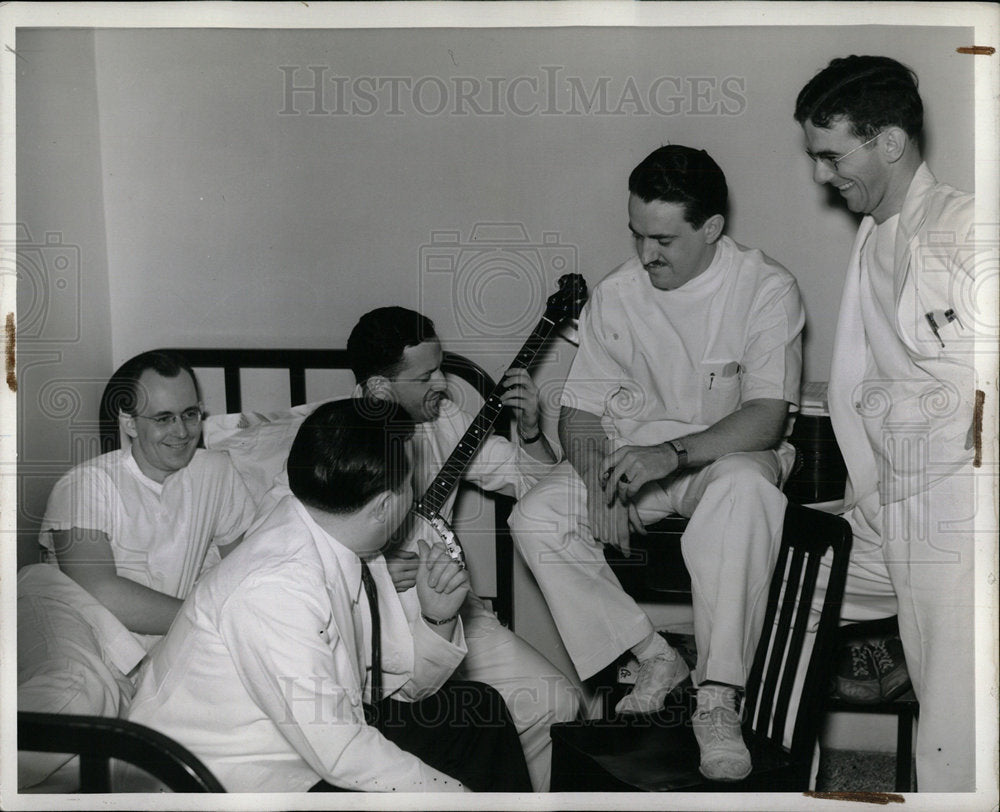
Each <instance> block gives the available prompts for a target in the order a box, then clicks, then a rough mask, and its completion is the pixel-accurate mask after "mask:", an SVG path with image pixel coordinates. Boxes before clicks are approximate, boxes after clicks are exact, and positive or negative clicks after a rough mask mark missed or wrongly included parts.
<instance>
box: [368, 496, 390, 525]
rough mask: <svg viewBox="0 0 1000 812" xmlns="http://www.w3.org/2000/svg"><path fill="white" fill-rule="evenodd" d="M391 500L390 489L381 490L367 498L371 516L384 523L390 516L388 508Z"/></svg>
mask: <svg viewBox="0 0 1000 812" xmlns="http://www.w3.org/2000/svg"><path fill="white" fill-rule="evenodd" d="M391 502H392V491H382V492H381V493H378V494H376V495H375V496H373V497H372V498H371V499H370V500H368V507H369V511H370V513H371V517H372V518H373V519H375V521H377V522H382V523H383V524H385V523H386V522H388V521H389V519H391V518H392V516H391V515H390V508H391Z"/></svg>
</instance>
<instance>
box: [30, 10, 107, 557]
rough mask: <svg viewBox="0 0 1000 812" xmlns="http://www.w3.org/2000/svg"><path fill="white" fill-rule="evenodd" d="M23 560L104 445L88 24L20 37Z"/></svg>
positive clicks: (102, 282)
mask: <svg viewBox="0 0 1000 812" xmlns="http://www.w3.org/2000/svg"><path fill="white" fill-rule="evenodd" d="M17 49H18V51H19V53H20V57H21V58H19V59H18V60H17V61H16V65H17V94H18V106H17V172H18V178H17V202H18V209H17V215H18V216H17V222H18V243H19V245H18V247H19V251H20V254H19V256H18V258H17V315H18V342H17V379H18V392H17V404H18V433H17V434H18V436H17V454H18V483H17V484H18V505H17V516H18V522H17V531H18V533H17V534H18V544H17V548H18V562H19V564H24V563H28V562H29V561H31V560H33V559H34V557H35V556H36V555H37V533H38V523H39V522H40V521H41V518H42V515H43V514H44V511H45V501H46V499H47V498H48V494H49V491H50V490H51V488H52V485H53V483H54V482H55V480H56V478H58V477H59V476H60V475H61V474H62V473H63V472H64V471H66V470H67V469H68V468H69V467H70V466H71V465H74V464H76V463H77V462H80V461H81V460H83V459H86V458H87V457H90V456H93V455H94V454H95V453H96V452H97V447H96V437H97V425H96V422H97V403H98V401H99V399H100V396H101V391H102V390H103V388H104V384H105V383H106V382H107V380H108V376H110V375H111V373H112V371H113V367H112V366H111V317H110V313H111V307H110V304H111V300H110V298H109V295H108V268H107V256H106V252H105V243H104V236H105V234H104V226H105V220H104V214H105V212H104V205H103V193H102V190H101V173H102V168H101V162H100V132H99V130H98V120H97V119H98V116H97V112H98V105H97V86H96V82H95V74H94V33H93V32H92V31H86V30H83V31H59V32H54V31H49V32H35V31H27V32H23V33H20V34H19V35H18V38H17Z"/></svg>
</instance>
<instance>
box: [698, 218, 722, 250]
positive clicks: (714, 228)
mask: <svg viewBox="0 0 1000 812" xmlns="http://www.w3.org/2000/svg"><path fill="white" fill-rule="evenodd" d="M701 227H702V230H703V231H704V232H705V243H706V245H711V244H712V243H714V242H715V241H716V240H718V239H719V237H721V236H722V231H723V229H725V227H726V218H725V217H723V216H722V215H721V214H713V215H712V216H711V217H709V218H708V219H707V220H706V221H705V222H704V223H702V226H701Z"/></svg>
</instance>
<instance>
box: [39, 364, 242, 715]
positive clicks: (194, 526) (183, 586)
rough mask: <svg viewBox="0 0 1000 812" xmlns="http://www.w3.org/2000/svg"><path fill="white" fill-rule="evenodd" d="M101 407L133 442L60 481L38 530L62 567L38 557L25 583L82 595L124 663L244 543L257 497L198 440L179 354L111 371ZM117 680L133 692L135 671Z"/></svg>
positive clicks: (122, 665) (189, 379)
mask: <svg viewBox="0 0 1000 812" xmlns="http://www.w3.org/2000/svg"><path fill="white" fill-rule="evenodd" d="M102 411H103V412H104V413H106V414H117V415H118V420H119V426H120V428H121V430H122V431H123V432H124V434H125V435H126V436H127V437H128V438H129V440H130V442H129V443H128V447H126V448H122V449H119V450H117V451H112V452H110V453H107V454H102V455H101V456H99V457H95V458H94V459H91V460H88V461H87V462H84V463H82V464H80V465H78V466H76V467H75V468H73V469H72V470H70V471H69V472H68V473H67V474H66V475H64V476H63V477H62V478H61V479H60V480H59V481H58V482H57V483H56V485H55V487H54V488H53V489H52V493H51V495H50V496H49V501H48V506H47V508H46V511H45V518H44V519H43V521H42V526H41V532H40V536H39V541H40V543H41V545H42V547H43V548H44V549H45V551H46V557H47V559H48V561H49V563H53V562H55V563H58V566H59V570H61V573H60V572H58V571H56V570H55V569H54V568H52V567H50V566H48V565H46V564H43V565H36V566H35V567H32V568H30V569H31V571H30V572H27V573H25V572H24V571H22V575H23V576H24V577H23V578H22V577H19V586H20V587H21V589H20V590H19V591H20V593H21V594H22V596H23V595H26V594H27V593H30V592H31V591H32V585H34V587H35V590H34V591H35V592H40V591H44V592H46V593H47V594H48V595H49V596H51V597H53V598H57V599H59V600H61V601H62V602H63V603H66V604H69V605H73V606H75V607H76V608H77V609H78V611H79V612H80V613H81V614H82V615H83V617H84V619H85V620H86V621H87V622H88V624H89V625H91V627H92V628H93V631H94V634H95V637H96V639H97V642H98V644H99V646H100V647H101V649H102V652H101V653H102V656H103V657H104V659H105V660H107V661H110V663H111V664H113V665H114V666H115V667H116V668H117V669H118V670H120V671H121V672H122V674H128V673H129V672H130V671H132V669H133V668H134V667H135V666H136V665H137V663H138V662H139V661H140V660H141V659H142V658H143V657H144V656H145V654H146V652H147V651H148V650H149V648H150V647H151V646H152V644H153V643H155V642H156V641H157V640H159V636H160V635H163V634H165V633H166V631H167V629H168V628H169V626H170V624H171V622H172V621H173V619H174V616H175V615H176V614H177V610H178V609H179V608H180V606H181V603H182V601H183V599H184V598H185V597H186V596H187V594H188V593H189V592H190V591H191V589H192V588H193V587H194V584H195V581H196V580H197V579H198V577H199V576H200V574H201V573H202V572H204V571H205V570H207V569H208V568H209V567H211V566H212V565H213V564H216V563H218V561H219V560H220V558H221V557H222V556H224V555H226V554H227V553H228V552H229V551H231V550H232V549H233V548H234V547H235V546H236V545H237V544H239V543H240V541H241V540H242V538H243V533H244V531H245V530H246V529H247V527H249V525H250V522H251V521H252V519H253V515H254V505H253V502H252V500H251V498H250V494H249V492H248V491H247V488H246V486H245V485H244V483H243V480H242V479H241V477H240V475H239V474H238V473H237V472H236V469H235V468H233V466H232V464H231V463H230V461H229V456H228V455H227V454H225V453H222V452H217V451H206V450H205V449H199V448H198V447H197V446H198V441H199V439H200V437H201V424H202V418H203V412H202V404H201V395H200V392H199V388H198V382H197V380H196V378H195V375H194V372H193V370H192V369H191V367H190V365H189V364H188V363H187V362H186V361H185V360H184V359H183V358H182V357H180V356H179V355H176V354H174V353H168V352H156V351H154V352H146V353H143V354H141V355H138V356H136V357H134V358H132V359H131V360H129V361H127V362H126V363H125V364H123V365H122V366H121V367H120V368H119V369H118V371H117V372H115V374H114V375H113V376H112V377H111V380H110V381H109V383H108V386H107V387H106V389H105V391H104V402H103V404H102ZM63 576H68V578H66V577H63ZM28 643H29V641H25V646H27V645H28ZM22 653H23V654H25V660H24V661H25V662H26V661H27V659H30V652H29V651H28V650H27V649H26V648H23V649H22V648H21V647H19V656H20V655H21V654H22ZM19 664H20V663H19ZM115 676H116V678H118V677H119V676H120V675H118V674H116V675H115ZM19 682H20V680H19ZM119 683H120V684H121V686H122V687H123V688H124V689H125V690H127V691H129V693H130V690H129V689H130V686H129V684H128V682H127V681H123V680H120V679H119ZM127 699H128V697H127V696H125V697H123V700H124V701H125V702H127ZM22 709H24V708H22ZM48 709H50V708H46V710H48ZM78 712H80V711H78Z"/></svg>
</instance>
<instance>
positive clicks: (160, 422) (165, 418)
mask: <svg viewBox="0 0 1000 812" xmlns="http://www.w3.org/2000/svg"><path fill="white" fill-rule="evenodd" d="M135 417H141V418H142V419H143V420H148V421H149V422H150V423H152V424H153V425H154V426H157V427H159V428H161V429H165V428H167V427H168V426H172V425H173V424H174V421H175V420H178V419H179V420H180V421H181V422H182V423H184V425H185V426H188V427H191V426H197V425H198V424H199V423H201V421H202V420H204V419H205V413H204V412H203V411H202V410H201V407H200V406H192V407H191V408H190V409H185V410H184V411H183V412H181V413H180V414H174V413H172V412H168V413H167V414H155V415H152V416H150V415H144V414H137V415H135Z"/></svg>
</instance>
